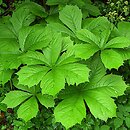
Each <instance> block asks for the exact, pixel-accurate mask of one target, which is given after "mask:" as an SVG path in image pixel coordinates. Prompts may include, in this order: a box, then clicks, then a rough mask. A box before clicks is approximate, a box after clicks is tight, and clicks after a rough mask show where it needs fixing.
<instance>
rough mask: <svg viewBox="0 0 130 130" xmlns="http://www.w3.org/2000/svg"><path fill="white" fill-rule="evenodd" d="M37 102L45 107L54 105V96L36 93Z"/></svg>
mask: <svg viewBox="0 0 130 130" xmlns="http://www.w3.org/2000/svg"><path fill="white" fill-rule="evenodd" d="M37 98H38V100H39V102H40V103H41V104H42V105H44V106H45V107H46V108H48V107H54V104H55V102H54V98H53V97H52V96H50V95H42V94H41V93H39V94H37Z"/></svg>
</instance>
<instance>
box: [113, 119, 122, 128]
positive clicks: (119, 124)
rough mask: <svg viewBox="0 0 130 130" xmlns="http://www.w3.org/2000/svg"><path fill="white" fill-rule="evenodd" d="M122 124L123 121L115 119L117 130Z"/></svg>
mask: <svg viewBox="0 0 130 130" xmlns="http://www.w3.org/2000/svg"><path fill="white" fill-rule="evenodd" d="M122 124H123V119H120V118H115V119H114V126H115V128H116V129H117V128H119V127H120V126H121V125H122Z"/></svg>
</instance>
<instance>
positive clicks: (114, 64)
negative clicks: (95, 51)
mask: <svg viewBox="0 0 130 130" xmlns="http://www.w3.org/2000/svg"><path fill="white" fill-rule="evenodd" d="M101 59H102V62H103V63H104V65H105V67H106V68H109V69H112V68H115V69H118V68H119V67H120V66H121V65H122V64H123V59H122V57H121V55H120V54H119V53H117V52H116V51H114V50H112V49H110V50H104V51H102V52H101Z"/></svg>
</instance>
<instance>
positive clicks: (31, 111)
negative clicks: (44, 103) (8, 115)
mask: <svg viewBox="0 0 130 130" xmlns="http://www.w3.org/2000/svg"><path fill="white" fill-rule="evenodd" d="M37 113H38V103H37V100H36V98H35V97H31V98H30V99H28V100H27V101H26V102H24V103H23V104H22V105H21V106H20V107H19V109H18V111H17V114H18V118H22V119H24V120H25V121H26V122H27V121H29V120H30V119H31V118H33V117H36V115H37Z"/></svg>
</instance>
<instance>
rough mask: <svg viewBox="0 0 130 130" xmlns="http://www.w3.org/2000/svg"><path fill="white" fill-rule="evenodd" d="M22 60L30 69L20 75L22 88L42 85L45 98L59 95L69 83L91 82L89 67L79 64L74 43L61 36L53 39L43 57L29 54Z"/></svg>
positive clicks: (22, 69)
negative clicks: (23, 86) (89, 79)
mask: <svg viewBox="0 0 130 130" xmlns="http://www.w3.org/2000/svg"><path fill="white" fill-rule="evenodd" d="M68 46H71V48H69V47H68ZM22 59H23V61H24V63H25V64H27V66H25V67H22V68H21V70H20V71H19V72H18V73H17V74H18V76H19V84H23V85H28V86H29V87H31V86H33V85H36V84H38V83H39V82H40V81H41V84H40V87H41V88H42V93H43V94H50V95H55V94H57V93H58V92H59V91H60V90H61V89H63V88H64V86H65V79H66V81H67V83H68V84H74V83H76V84H80V83H82V82H86V81H88V75H89V69H88V68H87V66H86V65H83V64H79V63H76V62H77V59H75V56H74V51H73V44H72V41H71V40H70V39H68V37H67V38H63V37H62V36H61V34H59V33H55V34H54V35H53V37H52V40H51V42H50V44H49V46H48V47H46V48H44V49H43V54H42V53H40V52H36V51H35V52H28V53H27V54H25V55H23V56H22ZM32 68H33V69H32ZM42 68H43V69H42Z"/></svg>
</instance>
